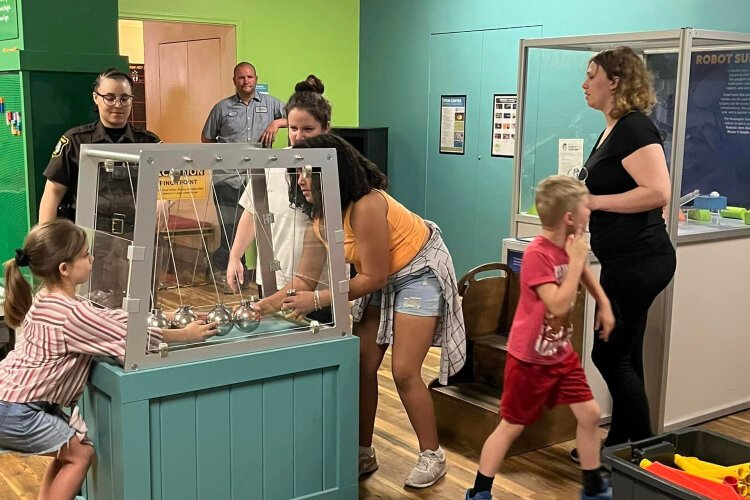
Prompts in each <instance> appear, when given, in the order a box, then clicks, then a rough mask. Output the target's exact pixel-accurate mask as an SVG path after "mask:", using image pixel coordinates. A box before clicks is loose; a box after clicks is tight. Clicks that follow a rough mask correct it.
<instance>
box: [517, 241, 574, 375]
mask: <svg viewBox="0 0 750 500" xmlns="http://www.w3.org/2000/svg"><path fill="white" fill-rule="evenodd" d="M568 261H569V259H568V254H567V253H565V249H563V248H560V247H558V246H557V245H555V244H554V243H552V242H551V241H549V240H548V239H547V238H545V237H544V236H537V237H536V238H534V240H533V241H532V242H531V243H530V244H529V246H528V248H527V249H526V251H525V252H524V254H523V261H522V262H521V298H520V299H519V301H518V308H517V309H516V315H515V316H514V318H513V326H511V329H510V338H509V339H508V352H509V353H510V354H511V355H513V356H514V357H516V358H518V359H520V360H521V361H526V362H528V363H538V364H543V365H551V364H555V363H559V362H560V361H562V360H563V359H565V358H566V357H567V356H570V354H571V353H572V352H573V348H572V346H571V345H570V335H571V333H572V325H571V322H570V312H571V311H568V314H566V315H565V317H555V316H554V315H552V314H551V313H550V312H549V311H548V310H547V308H546V307H545V306H544V302H542V299H541V298H540V297H539V295H537V293H536V287H538V286H539V285H544V284H546V283H555V284H557V285H558V286H559V285H560V284H561V283H562V281H563V280H564V279H565V275H566V273H567V272H568ZM571 310H572V307H571Z"/></svg>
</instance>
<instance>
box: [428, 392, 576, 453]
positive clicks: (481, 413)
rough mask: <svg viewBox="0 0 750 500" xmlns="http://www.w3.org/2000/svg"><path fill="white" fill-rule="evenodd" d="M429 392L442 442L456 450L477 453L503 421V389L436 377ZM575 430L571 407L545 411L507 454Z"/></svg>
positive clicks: (540, 445) (560, 438) (550, 441)
mask: <svg viewBox="0 0 750 500" xmlns="http://www.w3.org/2000/svg"><path fill="white" fill-rule="evenodd" d="M430 393H431V395H432V399H433V401H434V403H435V417H436V420H437V427H438V436H439V437H440V442H441V443H442V444H443V445H444V446H447V447H450V448H453V449H455V450H461V451H464V452H467V451H469V452H472V451H473V452H474V453H478V452H479V450H481V449H482V445H483V444H484V441H485V439H487V436H489V435H490V433H492V431H493V430H494V429H495V427H496V426H497V424H498V422H499V421H500V396H501V391H500V390H498V389H496V388H493V387H488V386H486V385H482V384H478V383H475V382H472V383H461V384H454V385H449V386H441V385H439V384H438V382H437V380H435V381H433V382H432V383H431V384H430ZM575 431H576V419H575V417H574V416H573V414H572V412H571V411H570V408H568V407H566V406H559V407H557V408H555V409H553V410H548V411H545V412H544V415H543V416H542V418H541V419H539V420H538V421H537V422H535V423H534V424H533V425H530V426H528V427H527V428H526V429H525V430H524V432H523V434H522V435H521V437H520V438H519V439H518V440H517V441H516V442H515V443H514V444H513V446H512V447H511V449H510V450H509V452H508V456H511V455H516V454H519V453H524V452H527V451H530V450H536V449H538V448H543V447H545V446H549V445H552V444H556V443H560V442H563V441H567V440H570V439H573V438H574V437H575Z"/></svg>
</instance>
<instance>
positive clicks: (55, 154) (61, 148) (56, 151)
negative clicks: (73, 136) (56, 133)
mask: <svg viewBox="0 0 750 500" xmlns="http://www.w3.org/2000/svg"><path fill="white" fill-rule="evenodd" d="M68 142H69V141H68V138H67V137H65V136H62V137H60V140H59V141H57V146H55V149H54V151H52V158H57V157H58V156H60V155H61V154H62V152H63V151H64V150H65V146H67V145H68Z"/></svg>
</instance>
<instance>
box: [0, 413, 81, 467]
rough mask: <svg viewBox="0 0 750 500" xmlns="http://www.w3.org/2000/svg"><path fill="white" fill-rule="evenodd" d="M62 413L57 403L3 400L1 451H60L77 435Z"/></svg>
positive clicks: (44, 452) (38, 453)
mask: <svg viewBox="0 0 750 500" xmlns="http://www.w3.org/2000/svg"><path fill="white" fill-rule="evenodd" d="M61 413H62V409H61V408H60V407H59V406H57V405H48V404H45V403H6V402H4V401H0V452H6V451H15V452H20V453H29V454H34V455H43V454H46V453H52V452H55V451H57V450H59V449H60V448H61V447H62V446H63V445H65V444H66V443H67V442H68V441H70V438H71V437H73V435H74V434H75V430H73V428H72V427H70V426H69V425H68V422H67V420H66V419H65V418H64V414H63V415H61Z"/></svg>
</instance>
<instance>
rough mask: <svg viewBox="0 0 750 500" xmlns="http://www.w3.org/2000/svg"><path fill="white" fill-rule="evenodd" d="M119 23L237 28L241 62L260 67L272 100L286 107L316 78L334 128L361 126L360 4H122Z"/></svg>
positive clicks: (333, 0)
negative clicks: (297, 85) (138, 21)
mask: <svg viewBox="0 0 750 500" xmlns="http://www.w3.org/2000/svg"><path fill="white" fill-rule="evenodd" d="M174 13H179V14H174ZM120 17H121V18H129V19H141V20H148V19H152V20H166V21H178V22H202V23H214V24H234V25H236V27H237V58H238V60H247V61H250V62H252V63H253V64H255V66H256V67H257V70H258V77H259V78H258V81H259V82H260V83H268V84H269V93H270V94H271V95H273V96H275V97H278V98H279V99H281V100H282V101H286V100H287V98H288V97H289V96H290V95H291V94H292V92H293V91H294V84H295V83H297V82H298V81H300V80H302V79H304V78H305V77H306V76H307V75H308V74H310V73H313V74H315V75H317V76H318V77H320V78H321V79H322V80H323V82H324V83H325V86H326V91H325V95H326V97H327V98H328V99H329V100H330V102H331V105H332V106H333V124H334V125H337V126H356V125H357V124H358V109H359V102H358V98H359V93H358V90H359V1H358V0H314V1H299V0H294V1H284V2H279V1H272V0H264V1H263V0H250V1H247V2H241V3H237V2H236V1H232V0H214V1H212V2H206V1H204V0H171V1H167V0H120ZM277 145H281V146H284V145H286V136H285V135H283V136H282V134H280V137H279V140H278V141H277Z"/></svg>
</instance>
